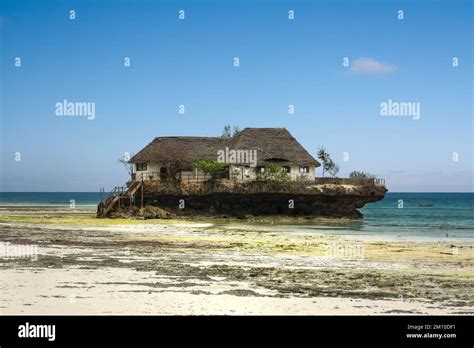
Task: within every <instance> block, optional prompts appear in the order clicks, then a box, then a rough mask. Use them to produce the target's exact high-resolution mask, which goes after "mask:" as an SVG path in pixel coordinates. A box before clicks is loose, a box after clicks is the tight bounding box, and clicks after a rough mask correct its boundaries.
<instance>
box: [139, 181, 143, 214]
mask: <svg viewBox="0 0 474 348" xmlns="http://www.w3.org/2000/svg"><path fill="white" fill-rule="evenodd" d="M143 185H144V183H143V180H142V187H141V196H142V197H141V204H140V208H141V209H143Z"/></svg>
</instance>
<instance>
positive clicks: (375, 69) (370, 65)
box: [349, 58, 398, 75]
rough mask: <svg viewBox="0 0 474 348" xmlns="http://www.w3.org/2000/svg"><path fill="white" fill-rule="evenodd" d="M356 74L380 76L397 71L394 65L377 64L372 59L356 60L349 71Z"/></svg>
mask: <svg viewBox="0 0 474 348" xmlns="http://www.w3.org/2000/svg"><path fill="white" fill-rule="evenodd" d="M349 70H350V71H351V72H353V73H356V74H369V75H381V74H387V73H391V72H394V71H396V70H398V68H397V67H396V66H395V65H391V64H387V63H382V62H378V61H376V60H375V59H372V58H357V59H356V60H354V61H353V62H352V63H351V67H350V69H349Z"/></svg>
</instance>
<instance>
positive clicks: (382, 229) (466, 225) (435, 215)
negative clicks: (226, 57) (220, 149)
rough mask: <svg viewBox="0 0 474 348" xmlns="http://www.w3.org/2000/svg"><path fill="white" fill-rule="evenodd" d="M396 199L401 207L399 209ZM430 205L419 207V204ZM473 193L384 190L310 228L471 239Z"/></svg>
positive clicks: (76, 195)
mask: <svg viewBox="0 0 474 348" xmlns="http://www.w3.org/2000/svg"><path fill="white" fill-rule="evenodd" d="M71 199H73V200H75V204H76V207H78V208H81V207H88V208H89V207H95V206H96V205H97V204H98V202H99V200H100V193H98V192H36V193H26V192H25V193H13V192H12V193H5V192H3V193H0V206H2V205H3V206H5V205H38V206H64V207H69V204H70V200H71ZM399 200H402V201H403V208H399V205H400V203H399ZM422 202H423V203H430V204H432V206H430V207H420V206H419V204H420V203H422ZM473 203H474V193H387V194H386V195H385V198H384V199H383V200H382V201H379V202H376V203H371V204H367V205H366V206H365V207H364V208H363V209H361V211H362V212H363V213H364V219H363V220H361V221H351V222H347V223H338V224H322V225H313V226H310V227H309V228H308V229H309V230H314V231H321V232H322V231H328V230H330V231H331V233H341V234H368V235H370V234H389V235H396V236H430V237H437V236H439V237H446V235H448V236H449V237H453V238H455V237H462V238H474V209H473Z"/></svg>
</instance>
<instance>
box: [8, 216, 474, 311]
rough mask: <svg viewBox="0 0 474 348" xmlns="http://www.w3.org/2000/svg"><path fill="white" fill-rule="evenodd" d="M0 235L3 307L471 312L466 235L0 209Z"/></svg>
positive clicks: (472, 258) (472, 260)
mask: <svg viewBox="0 0 474 348" xmlns="http://www.w3.org/2000/svg"><path fill="white" fill-rule="evenodd" d="M314 223H316V222H314V221H311V224H314ZM324 223H325V224H327V225H329V226H333V228H337V226H338V224H339V223H340V221H338V220H334V221H333V222H329V223H328V221H325V222H324ZM0 243H1V246H0V247H1V249H0V269H1V271H0V272H1V273H0V274H1V276H0V313H1V314H154V315H169V314H177V315H188V314H197V315H201V314H204V315H212V314H224V315H238V314H251V315H259V314H282V315H293V314H310V315H321V314H323V315H334V314H336V315H346V314H356V315H371V314H387V315H396V314H473V313H474V291H473V290H474V249H473V246H474V245H473V242H472V239H469V238H464V239H463V238H444V239H440V238H428V237H423V238H422V237H417V238H415V237H414V238H406V237H400V238H398V237H397V236H395V237H394V236H383V235H371V236H368V235H347V236H346V235H341V234H332V233H330V229H329V232H328V231H322V232H321V233H317V232H314V231H311V232H309V231H308V229H305V225H304V223H302V222H297V223H296V222H295V223H289V222H288V221H283V222H282V221H279V220H267V221H264V222H249V221H237V220H234V221H226V220H206V221H204V220H203V221H190V220H188V221H178V220H127V219H96V218H95V217H94V211H92V210H86V209H83V210H65V209H58V208H56V209H52V208H47V207H21V208H19V207H1V208H0Z"/></svg>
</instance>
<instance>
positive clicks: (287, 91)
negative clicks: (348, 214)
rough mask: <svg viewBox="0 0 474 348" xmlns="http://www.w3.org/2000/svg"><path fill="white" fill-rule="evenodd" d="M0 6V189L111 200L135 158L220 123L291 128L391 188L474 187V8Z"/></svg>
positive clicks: (436, 4) (217, 130)
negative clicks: (407, 112) (127, 160)
mask: <svg viewBox="0 0 474 348" xmlns="http://www.w3.org/2000/svg"><path fill="white" fill-rule="evenodd" d="M0 6H1V12H0V33H1V46H0V47H1V51H0V59H1V61H0V63H1V85H0V88H1V132H0V136H1V162H0V175H1V181H0V191H97V190H98V189H99V187H106V188H107V189H109V188H111V187H113V186H116V185H121V184H123V183H124V182H125V181H126V179H127V174H126V171H125V169H124V168H123V167H122V166H121V165H120V164H118V161H117V160H118V158H120V157H121V156H122V155H123V153H124V152H130V153H136V152H137V151H139V150H140V149H141V148H142V147H143V146H144V145H146V144H147V143H148V142H149V141H151V140H152V139H153V138H154V137H155V136H165V135H201V136H215V135H220V134H221V132H222V128H223V126H224V125H225V124H231V125H238V126H240V127H241V128H244V127H286V128H287V129H288V130H289V131H290V132H291V133H292V134H293V135H294V136H295V137H296V138H297V139H298V140H299V141H300V142H301V143H302V145H303V146H305V147H306V148H307V149H308V151H309V152H310V153H312V154H313V155H315V154H316V151H317V149H318V147H319V146H325V147H326V148H327V149H328V151H329V152H330V154H331V155H332V157H333V159H334V160H335V161H336V162H337V163H338V164H339V166H340V168H341V171H340V173H339V176H341V177H344V176H347V175H348V174H349V173H350V172H351V171H352V170H364V171H368V172H370V173H373V174H375V175H377V176H378V177H382V178H385V179H386V181H387V184H388V188H389V190H390V191H393V192H396V191H407V192H410V191H430V192H438V191H439V192H442V191H453V192H454V191H473V176H472V173H473V150H472V149H473V143H472V139H473V125H472V118H473V110H472V97H473V88H472V80H473V70H472V39H473V38H472V35H473V8H472V2H471V1H416V2H414V1H378V2H376V1H349V0H347V1H297V0H291V1H272V2H270V1H243V0H241V1H232V0H230V1H99V0H97V1H21V0H20V1H18V0H17V1H10V0H7V1H6V0H1V1H0ZM400 9H402V10H403V11H404V19H403V20H399V19H397V11H398V10H400ZM70 10H75V11H76V19H75V20H70V19H69V11H70ZM179 10H184V11H185V14H186V19H185V20H184V21H183V20H179V19H178V11H179ZM289 10H294V11H295V19H294V20H289V19H288V11H289ZM16 57H20V58H21V67H15V58H16ZM124 57H130V59H131V66H130V67H128V68H127V67H124V65H123V62H124ZM234 57H239V59H240V67H238V68H236V67H234V66H233V59H234ZM344 57H348V58H349V59H350V66H349V67H344V66H343V64H342V63H343V58H344ZM453 57H458V59H459V66H458V67H457V68H454V67H453V66H452V58H453ZM357 64H359V65H357ZM356 66H358V69H356V68H355V67H356ZM63 99H67V100H69V101H77V102H82V101H86V102H94V103H95V104H96V116H95V119H93V120H88V119H87V118H85V117H58V116H56V115H55V104H56V103H57V102H61V101H62V100H63ZM389 99H391V100H393V101H400V102H417V103H420V109H421V117H420V119H419V120H413V119H412V118H410V117H383V116H381V115H380V104H381V103H382V102H386V101H388V100H389ZM180 104H184V105H185V108H186V111H185V114H179V113H178V106H179V105H180ZM289 104H293V105H294V106H295V114H293V115H290V114H288V105H289ZM17 152H19V153H21V161H15V153H17ZM345 152H346V153H348V154H349V160H348V161H344V157H343V156H344V153H345ZM453 152H456V153H458V161H453ZM320 173H321V171H320V170H318V174H320Z"/></svg>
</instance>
